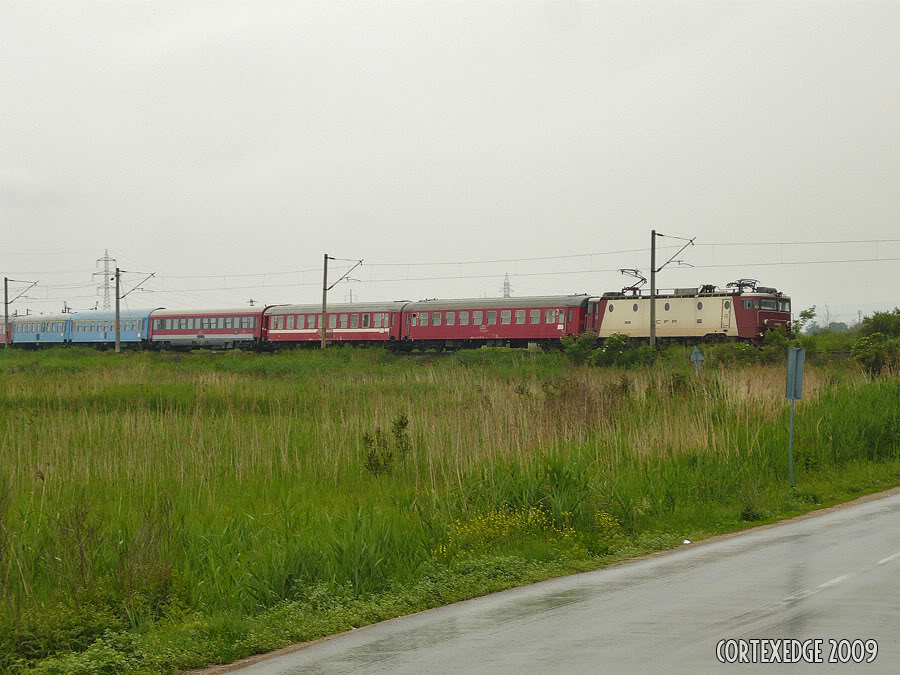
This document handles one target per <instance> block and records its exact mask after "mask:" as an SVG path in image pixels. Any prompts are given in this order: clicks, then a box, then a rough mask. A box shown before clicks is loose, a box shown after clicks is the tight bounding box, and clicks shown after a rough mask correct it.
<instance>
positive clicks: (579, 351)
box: [562, 333, 597, 365]
mask: <svg viewBox="0 0 900 675" xmlns="http://www.w3.org/2000/svg"><path fill="white" fill-rule="evenodd" d="M596 344H597V334H596V333H582V334H581V335H579V336H578V337H577V338H576V337H573V336H572V335H567V336H566V337H564V338H563V339H562V345H563V352H564V353H565V355H566V356H567V357H568V358H569V360H571V361H572V363H575V364H578V365H581V364H582V363H586V362H587V360H588V359H589V358H590V356H591V353H592V352H593V351H594V346H595V345H596Z"/></svg>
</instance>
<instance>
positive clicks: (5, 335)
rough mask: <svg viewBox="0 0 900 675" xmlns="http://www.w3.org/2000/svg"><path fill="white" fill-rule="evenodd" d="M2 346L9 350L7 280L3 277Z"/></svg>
mask: <svg viewBox="0 0 900 675" xmlns="http://www.w3.org/2000/svg"><path fill="white" fill-rule="evenodd" d="M3 338H4V339H3V344H4V345H5V346H6V348H9V342H10V337H9V279H7V278H6V277H3Z"/></svg>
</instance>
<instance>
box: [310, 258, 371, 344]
mask: <svg viewBox="0 0 900 675" xmlns="http://www.w3.org/2000/svg"><path fill="white" fill-rule="evenodd" d="M329 260H341V261H345V262H352V263H356V264H355V265H353V267H351V268H350V269H348V270H347V271H346V272H344V274H343V275H342V276H341V278H340V279H338V280H337V281H335V282H334V283H333V284H331V285H330V286H329V285H328V261H329ZM362 264H363V261H362V260H355V259H349V258H335V257H333V256H330V255H328V254H327V253H326V254H325V257H324V258H323V260H322V316H321V318H320V319H319V323H320V324H321V325H320V326H319V330H321V331H322V349H325V347H326V346H327V343H328V332H327V331H328V327H327V325H326V319H327V316H328V314H327V312H328V291H330V290H331V289H332V288H334V287H335V286H337V285H338V284H339V283H341V282H342V281H343V280H344V279H346V278H347V277H348V276H350V272H352V271H353V270H355V269H356V268H357V267H359V266H360V265H362Z"/></svg>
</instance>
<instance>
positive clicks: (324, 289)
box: [319, 253, 328, 349]
mask: <svg viewBox="0 0 900 675" xmlns="http://www.w3.org/2000/svg"><path fill="white" fill-rule="evenodd" d="M322 272H323V274H322V318H321V319H320V320H319V322H320V324H321V325H320V326H319V328H321V330H322V349H325V310H326V305H327V303H328V254H327V253H326V254H325V263H324V267H323V269H322Z"/></svg>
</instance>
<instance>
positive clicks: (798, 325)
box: [791, 305, 818, 335]
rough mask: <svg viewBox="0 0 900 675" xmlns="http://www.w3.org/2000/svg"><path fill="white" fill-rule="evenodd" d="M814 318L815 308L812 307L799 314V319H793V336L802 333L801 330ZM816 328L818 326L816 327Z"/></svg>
mask: <svg viewBox="0 0 900 675" xmlns="http://www.w3.org/2000/svg"><path fill="white" fill-rule="evenodd" d="M815 318H816V306H815V305H813V306H812V307H810V308H808V309H804V310H802V311H801V312H800V318H798V319H794V323H793V324H792V326H791V328H792V331H793V333H794V335H800V333H802V332H803V329H804V328H806V324H808V323H809V322H810V321H812V320H813V319H815ZM817 328H818V326H817Z"/></svg>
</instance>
